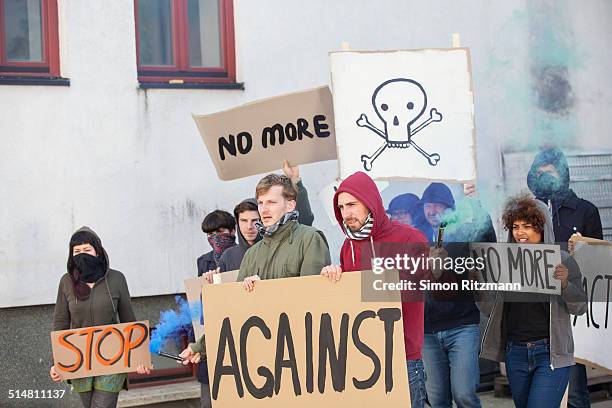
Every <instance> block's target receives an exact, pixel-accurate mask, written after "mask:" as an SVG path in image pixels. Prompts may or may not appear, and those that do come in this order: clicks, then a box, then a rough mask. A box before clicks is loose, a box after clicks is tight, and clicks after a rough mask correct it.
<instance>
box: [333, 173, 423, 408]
mask: <svg viewBox="0 0 612 408" xmlns="http://www.w3.org/2000/svg"><path fill="white" fill-rule="evenodd" d="M334 212H335V214H336V219H337V220H338V224H339V225H341V226H342V230H343V232H344V233H345V234H346V236H347V238H346V239H345V240H344V243H343V245H342V249H341V250H340V265H329V266H326V267H325V268H323V270H322V271H321V275H324V276H327V277H328V278H329V279H330V280H332V281H338V280H339V279H340V277H341V274H342V272H350V271H362V270H371V269H372V258H373V257H393V258H394V257H395V256H396V255H398V249H399V248H398V247H399V246H400V245H401V244H405V243H406V244H408V243H410V245H407V246H403V247H404V248H405V251H404V253H406V254H409V255H410V256H423V255H425V256H427V255H428V254H429V248H428V246H427V239H426V238H425V236H424V235H423V234H422V233H421V232H420V231H419V230H417V229H415V228H413V227H411V226H407V225H403V224H400V223H398V222H395V221H391V220H390V219H389V217H388V216H387V214H386V212H385V208H384V206H383V201H382V198H381V196H380V193H379V192H378V189H377V188H376V184H374V181H373V180H372V179H371V178H370V177H369V176H368V175H367V174H365V173H363V172H357V173H354V174H352V175H351V176H349V177H348V178H347V179H346V180H344V181H343V182H342V183H341V184H340V187H338V190H337V191H336V194H335V195H334ZM398 244H400V245H398ZM404 253H402V254H399V255H400V256H403V255H404ZM423 273H426V272H424V271H420V272H419V275H422V274H423ZM411 300H412V301H411V302H402V318H403V326H404V346H405V349H406V360H408V361H407V365H408V380H409V385H410V399H411V403H412V407H413V408H422V407H424V404H425V400H426V398H427V394H426V391H425V374H424V370H423V362H422V360H421V348H422V346H423V300H422V298H421V297H418V299H416V298H415V299H411Z"/></svg>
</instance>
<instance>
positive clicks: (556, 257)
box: [470, 242, 561, 295]
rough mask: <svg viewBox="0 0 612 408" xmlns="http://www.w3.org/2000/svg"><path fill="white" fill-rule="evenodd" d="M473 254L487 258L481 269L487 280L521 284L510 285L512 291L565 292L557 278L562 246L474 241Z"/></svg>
mask: <svg viewBox="0 0 612 408" xmlns="http://www.w3.org/2000/svg"><path fill="white" fill-rule="evenodd" d="M470 253H471V254H472V257H474V258H482V259H484V266H485V267H484V268H483V269H482V270H481V271H480V276H481V277H482V281H484V282H493V283H508V284H518V285H515V286H517V287H516V288H512V285H506V287H507V288H508V290H510V291H517V292H529V293H549V294H554V295H558V294H560V293H561V282H560V281H558V280H556V279H555V278H553V273H554V271H555V267H556V266H557V265H558V264H560V263H561V249H560V248H559V245H545V244H515V243H505V244H504V243H498V244H497V243H496V244H492V243H485V242H474V243H470Z"/></svg>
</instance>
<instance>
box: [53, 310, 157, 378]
mask: <svg viewBox="0 0 612 408" xmlns="http://www.w3.org/2000/svg"><path fill="white" fill-rule="evenodd" d="M51 346H52V348H53V361H55V369H56V370H57V372H58V373H59V375H60V377H61V378H62V380H68V379H71V378H82V377H92V376H97V375H106V374H118V373H129V372H132V371H136V367H137V366H138V365H140V364H143V365H145V366H146V367H149V368H152V367H153V365H152V363H151V353H150V352H149V321H148V320H143V321H140V322H130V323H121V324H109V325H105V326H92V327H83V328H80V329H70V330H60V331H54V332H51Z"/></svg>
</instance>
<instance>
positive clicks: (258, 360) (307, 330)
mask: <svg viewBox="0 0 612 408" xmlns="http://www.w3.org/2000/svg"><path fill="white" fill-rule="evenodd" d="M362 273H371V272H370V271H368V272H347V273H344V274H343V276H342V279H341V280H340V282H338V283H331V282H329V280H328V279H327V278H325V277H322V276H306V277H299V278H287V279H275V280H265V281H258V282H256V283H255V289H254V290H253V292H251V293H247V292H245V290H244V289H243V287H242V284H241V283H233V284H226V285H206V286H204V287H203V288H202V298H203V304H204V313H205V315H206V350H207V361H208V373H209V378H210V389H211V397H212V400H213V406H215V407H217V408H223V407H236V406H241V407H313V406H319V407H331V406H333V407H359V406H365V405H364V404H366V403H367V406H384V407H409V406H410V393H409V389H408V373H407V369H406V354H405V349H404V330H403V324H402V314H401V310H402V308H401V303H400V301H399V295H398V296H396V297H395V300H394V301H386V302H364V301H362V299H361V274H362ZM228 299H231V301H228Z"/></svg>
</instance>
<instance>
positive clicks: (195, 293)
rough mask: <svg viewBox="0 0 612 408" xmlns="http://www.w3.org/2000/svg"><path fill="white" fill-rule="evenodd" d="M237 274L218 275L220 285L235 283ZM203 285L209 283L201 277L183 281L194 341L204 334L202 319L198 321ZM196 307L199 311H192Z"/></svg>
mask: <svg viewBox="0 0 612 408" xmlns="http://www.w3.org/2000/svg"><path fill="white" fill-rule="evenodd" d="M238 272H239V270H238V269H236V270H234V271H227V272H221V273H219V274H218V275H219V278H221V282H220V283H229V282H236V278H237V277H238ZM204 285H209V283H208V281H206V279H204V277H203V276H200V277H197V278H190V279H185V294H186V295H187V302H189V307H190V309H191V318H192V320H191V324H192V325H193V333H194V335H195V338H196V340H197V339H199V338H200V337H202V335H203V334H204V322H203V319H200V317H202V316H203V313H202V302H201V297H200V296H201V295H202V286H204ZM196 307H197V308H199V310H195V311H194V309H193V308H196Z"/></svg>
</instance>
